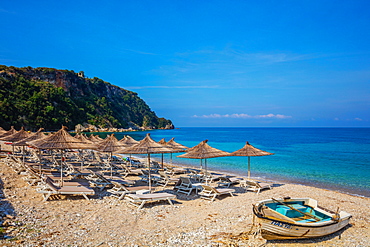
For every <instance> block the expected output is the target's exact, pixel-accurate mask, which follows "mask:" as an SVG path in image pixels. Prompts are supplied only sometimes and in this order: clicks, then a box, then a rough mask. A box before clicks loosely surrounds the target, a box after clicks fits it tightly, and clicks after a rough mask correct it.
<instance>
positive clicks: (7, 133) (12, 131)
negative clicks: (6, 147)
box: [0, 126, 18, 138]
mask: <svg viewBox="0 0 370 247" xmlns="http://www.w3.org/2000/svg"><path fill="white" fill-rule="evenodd" d="M17 132H18V131H17V130H15V129H14V126H12V127H10V130H8V131H5V132H3V133H2V134H0V138H2V137H5V136H10V135H13V134H15V133H17Z"/></svg>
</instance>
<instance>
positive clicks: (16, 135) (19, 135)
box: [0, 127, 30, 142]
mask: <svg viewBox="0 0 370 247" xmlns="http://www.w3.org/2000/svg"><path fill="white" fill-rule="evenodd" d="M29 136H30V133H29V132H27V131H25V130H24V127H22V128H21V130H19V131H15V132H13V134H11V135H5V136H2V137H0V140H1V141H7V142H17V141H20V140H22V139H24V138H27V137H29Z"/></svg>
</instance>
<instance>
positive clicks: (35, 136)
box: [12, 128, 46, 146]
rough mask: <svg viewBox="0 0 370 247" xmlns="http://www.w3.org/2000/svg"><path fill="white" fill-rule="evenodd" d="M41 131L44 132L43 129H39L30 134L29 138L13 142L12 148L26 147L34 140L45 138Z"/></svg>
mask: <svg viewBox="0 0 370 247" xmlns="http://www.w3.org/2000/svg"><path fill="white" fill-rule="evenodd" d="M43 130H44V129H43V128H40V129H39V130H38V131H37V132H35V133H33V134H31V135H30V136H28V137H26V138H24V139H22V140H20V141H17V142H13V144H12V145H13V146H28V143H27V142H30V141H34V140H37V139H41V138H44V137H46V135H45V134H44V133H43V132H42V131H43Z"/></svg>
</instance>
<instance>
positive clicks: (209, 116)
mask: <svg viewBox="0 0 370 247" xmlns="http://www.w3.org/2000/svg"><path fill="white" fill-rule="evenodd" d="M193 118H244V119H246V118H252V119H272V118H275V119H285V118H292V116H286V115H282V114H272V113H270V114H266V115H255V116H252V115H249V114H245V113H241V114H236V113H234V114H225V115H221V114H209V115H200V116H198V115H194V116H193Z"/></svg>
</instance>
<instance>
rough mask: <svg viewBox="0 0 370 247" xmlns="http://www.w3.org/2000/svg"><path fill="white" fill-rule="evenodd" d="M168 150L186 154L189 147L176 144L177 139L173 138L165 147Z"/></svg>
mask: <svg viewBox="0 0 370 247" xmlns="http://www.w3.org/2000/svg"><path fill="white" fill-rule="evenodd" d="M165 146H166V147H167V148H171V149H174V150H179V151H178V152H184V150H185V149H188V147H186V146H184V145H182V144H180V143H177V142H175V138H174V137H173V138H171V140H169V141H168V142H166V145H165Z"/></svg>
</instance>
